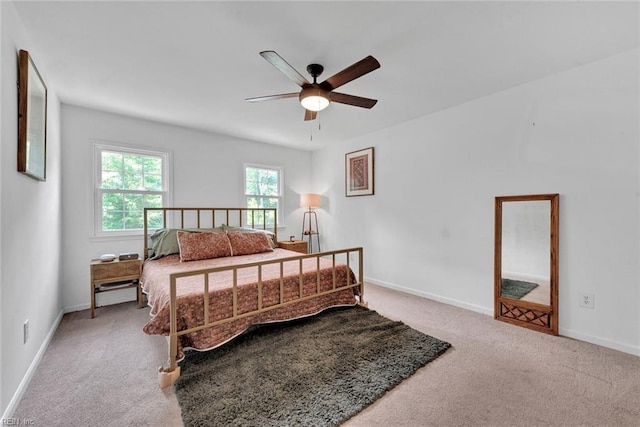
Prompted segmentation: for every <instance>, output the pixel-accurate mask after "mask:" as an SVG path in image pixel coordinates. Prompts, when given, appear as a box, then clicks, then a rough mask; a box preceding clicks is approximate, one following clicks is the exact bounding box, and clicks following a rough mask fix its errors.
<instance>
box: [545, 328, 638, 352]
mask: <svg viewBox="0 0 640 427" xmlns="http://www.w3.org/2000/svg"><path fill="white" fill-rule="evenodd" d="M558 334H559V335H561V336H563V337H567V338H573V339H575V340H578V341H585V342H588V343H591V344H596V345H599V346H602V347H607V348H611V349H613V350H618V351H621V352H623V353H629V354H633V355H635V356H640V347H638V346H633V345H628V344H622V343H619V342H616V341H611V340H608V339H604V338H599V337H594V336H592V335H587V334H583V333H581V332H576V331H573V330H571V329H564V328H558Z"/></svg>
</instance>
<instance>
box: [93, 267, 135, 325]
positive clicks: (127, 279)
mask: <svg viewBox="0 0 640 427" xmlns="http://www.w3.org/2000/svg"><path fill="white" fill-rule="evenodd" d="M141 272H142V260H140V259H129V260H125V261H119V260H118V259H116V260H114V261H111V262H102V261H100V260H99V259H94V260H91V318H92V319H93V318H94V317H96V294H99V293H101V292H109V291H116V290H120V289H129V288H137V290H136V292H137V293H136V301H137V302H138V308H142V306H141V304H142V289H141V288H140V273H141Z"/></svg>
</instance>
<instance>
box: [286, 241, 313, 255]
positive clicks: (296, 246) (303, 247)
mask: <svg viewBox="0 0 640 427" xmlns="http://www.w3.org/2000/svg"><path fill="white" fill-rule="evenodd" d="M278 247H281V248H282V249H287V250H290V251H296V252H300V253H301V254H306V253H308V252H309V249H308V246H307V242H305V241H304V240H294V241H293V242H290V241H289V240H284V241H282V242H278Z"/></svg>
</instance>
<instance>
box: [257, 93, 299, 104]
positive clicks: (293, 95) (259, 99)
mask: <svg viewBox="0 0 640 427" xmlns="http://www.w3.org/2000/svg"><path fill="white" fill-rule="evenodd" d="M298 96H300V93H299V92H292V93H281V94H279V95H267V96H256V97H253V98H247V99H245V101H249V102H262V101H273V100H274V99H284V98H297V97H298Z"/></svg>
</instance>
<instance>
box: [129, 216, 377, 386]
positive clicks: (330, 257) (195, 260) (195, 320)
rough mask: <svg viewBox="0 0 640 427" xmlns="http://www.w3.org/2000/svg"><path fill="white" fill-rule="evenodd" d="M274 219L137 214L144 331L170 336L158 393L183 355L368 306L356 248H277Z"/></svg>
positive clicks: (359, 251) (172, 377)
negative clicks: (146, 312) (278, 325)
mask: <svg viewBox="0 0 640 427" xmlns="http://www.w3.org/2000/svg"><path fill="white" fill-rule="evenodd" d="M276 217H277V211H276V210H275V209H266V208H259V209H251V208H175V207H173V208H146V209H145V211H144V252H143V254H144V255H145V256H144V257H145V260H144V263H143V269H142V275H141V278H140V282H141V287H142V291H143V292H144V293H145V294H146V297H147V301H148V304H149V306H150V307H151V311H150V319H149V321H148V322H147V324H145V325H144V327H143V330H144V332H145V333H147V334H157V335H163V336H166V337H168V341H169V360H168V363H167V366H164V367H160V368H159V377H158V378H159V381H160V385H161V386H162V387H166V386H168V385H170V384H172V383H173V382H174V381H175V380H176V379H177V378H178V377H179V375H180V367H179V366H178V364H177V362H178V361H180V359H181V358H182V357H184V350H185V349H188V348H190V349H196V350H202V351H206V350H210V349H213V348H215V347H218V346H220V345H223V344H224V343H226V342H228V341H230V340H232V339H233V338H234V337H236V336H238V335H240V334H241V333H243V332H244V331H246V330H247V329H248V328H249V327H250V326H252V325H256V324H261V323H269V322H281V321H287V320H293V319H297V318H300V317H305V316H310V315H313V314H317V313H319V312H321V311H323V310H325V309H327V308H330V307H339V306H350V305H365V306H366V303H365V301H364V287H363V253H362V248H359V247H356V248H348V249H342V250H335V251H328V252H321V253H315V254H300V253H298V252H293V251H289V250H286V249H282V248H279V247H277V242H278V237H277V229H274V230H269V227H268V224H269V223H270V221H269V218H271V219H273V218H276ZM271 222H272V221H271ZM150 233H151V234H150ZM176 248H177V249H176ZM176 250H177V253H176ZM354 269H355V270H356V271H357V272H358V273H357V274H356V273H354Z"/></svg>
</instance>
